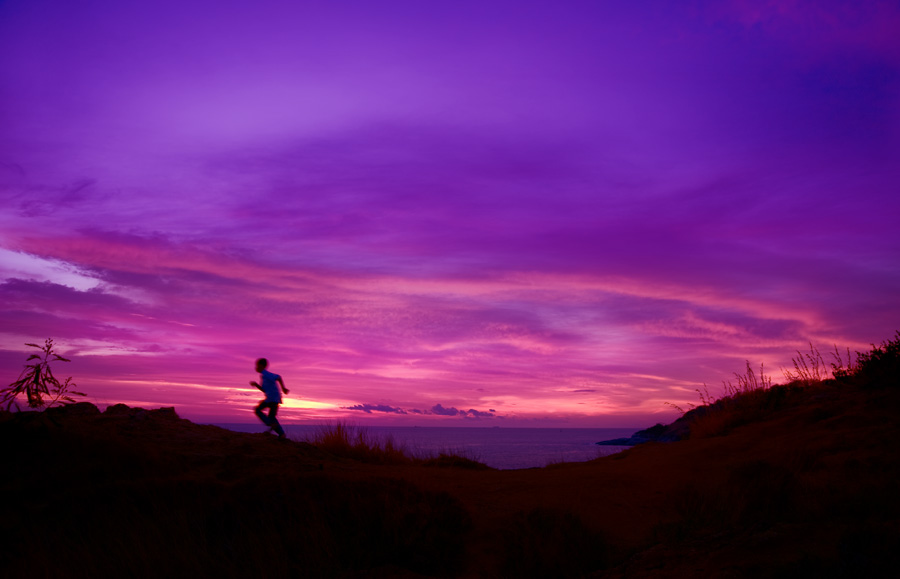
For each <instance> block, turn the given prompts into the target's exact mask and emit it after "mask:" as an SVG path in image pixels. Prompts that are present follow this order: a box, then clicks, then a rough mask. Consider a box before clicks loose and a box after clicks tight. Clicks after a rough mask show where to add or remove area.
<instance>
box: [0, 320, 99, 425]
mask: <svg viewBox="0 0 900 579" xmlns="http://www.w3.org/2000/svg"><path fill="white" fill-rule="evenodd" d="M25 345H26V346H30V347H32V348H37V349H38V350H40V351H41V354H32V355H30V356H28V358H27V359H26V360H25V361H26V362H30V361H31V360H37V361H36V362H35V363H33V364H25V369H24V370H22V373H21V374H19V379H18V380H16V381H15V382H13V383H12V384H10V385H9V386H7V387H6V388H3V389H2V390H0V394H2V398H0V404H5V405H6V410H9V409H10V407H11V406H12V405H13V404H15V402H16V398H17V397H18V396H19V395H20V394H25V397H26V398H27V399H28V406H29V407H30V408H43V407H45V406H46V407H47V408H50V407H51V406H53V405H54V404H57V403H61V404H66V403H71V402H75V400H74V399H73V398H72V396H84V394H83V393H81V392H76V391H75V390H71V389H70V388H73V387H75V383H74V382H72V377H71V376H70V377H68V378H66V379H65V380H64V381H63V382H60V381H59V380H58V379H57V378H56V376H54V375H53V370H51V369H50V362H70V361H71V360H68V359H67V358H63V357H62V356H60V355H59V354H57V353H56V352H54V351H53V340H52V339H51V338H47V340H46V341H45V342H44V345H43V346H38V345H37V344H25ZM45 397H46V400H45ZM16 408H18V405H16Z"/></svg>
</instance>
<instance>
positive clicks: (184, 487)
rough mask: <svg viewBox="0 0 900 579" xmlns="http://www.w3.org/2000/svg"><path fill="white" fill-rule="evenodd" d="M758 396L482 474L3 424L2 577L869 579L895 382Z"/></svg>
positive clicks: (68, 426) (300, 451) (123, 425)
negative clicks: (640, 435) (570, 453)
mask: <svg viewBox="0 0 900 579" xmlns="http://www.w3.org/2000/svg"><path fill="white" fill-rule="evenodd" d="M867 372H868V373H866V374H863V373H858V374H854V375H848V376H842V377H841V379H839V380H825V381H819V382H817V383H811V384H805V385H799V384H793V385H788V386H776V387H772V388H767V389H764V390H760V391H755V392H751V393H749V394H748V395H746V396H736V397H734V398H733V399H731V400H730V401H726V402H722V403H721V404H718V405H713V406H712V407H710V408H708V409H707V410H705V411H702V412H698V413H694V414H693V415H692V416H693V418H692V419H691V420H690V421H689V424H687V425H686V426H685V428H687V430H688V432H689V436H688V438H686V439H683V440H679V441H676V442H668V443H663V442H651V443H647V444H642V445H640V446H636V447H634V448H632V449H630V450H628V451H625V452H623V453H620V454H617V455H613V456H610V457H607V458H602V459H597V460H595V461H591V462H588V463H573V464H562V465H556V466H552V467H547V468H543V469H527V470H519V471H495V470H491V469H487V470H485V469H475V468H465V467H466V466H471V465H466V464H465V463H464V462H455V461H452V460H449V461H438V462H437V463H436V464H451V465H453V464H459V465H461V467H456V466H452V467H439V466H427V465H425V464H424V463H417V462H414V461H410V462H402V461H401V462H400V463H396V464H387V465H386V464H373V463H369V462H364V461H359V460H353V459H349V458H340V457H338V456H336V455H335V454H331V453H328V452H325V451H324V450H322V449H321V448H319V447H314V446H311V445H309V444H306V443H300V442H292V441H287V442H279V441H277V440H276V439H275V438H274V437H271V436H267V435H263V434H242V433H236V432H230V431H227V430H223V429H220V428H217V427H213V426H201V425H196V424H192V423H191V422H189V421H187V420H182V419H180V418H178V417H177V415H176V414H175V412H174V410H172V409H159V410H150V411H148V410H141V409H134V408H127V407H125V406H122V405H118V406H113V407H110V408H109V409H108V410H107V411H106V412H104V413H100V412H99V411H98V410H97V409H96V408H95V407H94V406H92V405H90V404H86V403H82V404H76V405H72V406H69V407H65V408H60V409H51V410H48V411H47V412H44V413H20V414H14V413H2V414H0V441H2V444H3V449H4V471H3V472H4V476H3V478H2V480H0V491H2V493H3V496H4V498H5V499H6V502H5V504H4V508H3V509H2V510H0V513H2V514H0V523H2V528H3V529H5V530H11V531H12V532H7V533H6V536H7V538H6V539H5V540H4V542H3V543H2V551H0V566H2V568H3V569H4V574H5V575H7V576H10V577H32V576H34V577H42V576H52V577H59V576H63V577H64V576H76V577H98V576H120V575H129V576H148V577H149V576H184V575H187V574H191V575H197V576H226V577H228V576H235V577H249V576H259V575H260V574H262V575H264V576H267V577H291V576H348V577H353V576H365V577H377V576H385V577H393V576H409V577H413V576H439V577H440V576H444V577H447V576H465V577H511V576H584V575H591V576H598V577H688V576H708V577H788V576H790V577H797V576H815V577H879V576H888V575H893V573H892V571H893V570H894V569H896V568H897V565H900V559H898V554H900V495H898V488H900V485H898V482H900V460H898V459H900V444H898V440H900V426H898V420H897V417H898V416H900V388H898V387H896V380H895V379H894V377H893V376H892V375H889V374H885V373H883V372H876V371H875V369H871V368H870V369H869V370H868V371H867Z"/></svg>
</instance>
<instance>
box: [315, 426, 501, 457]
mask: <svg viewBox="0 0 900 579" xmlns="http://www.w3.org/2000/svg"><path fill="white" fill-rule="evenodd" d="M306 442H308V443H309V444H311V445H313V446H315V447H317V448H319V449H320V450H324V451H325V452H328V453H329V454H332V455H334V456H337V457H341V458H349V459H352V460H358V461H360V462H365V463H369V464H385V465H421V466H441V467H457V468H469V469H489V468H490V467H489V466H487V465H486V464H484V463H482V462H479V461H478V460H476V459H475V458H472V457H468V456H465V453H464V452H463V451H449V450H443V451H440V452H439V453H437V454H436V455H432V454H423V453H418V452H414V451H413V450H411V449H409V448H408V447H407V446H406V445H404V444H400V443H398V442H397V441H396V440H394V438H393V437H392V436H385V437H381V438H379V437H376V436H373V435H371V434H370V433H369V431H368V430H366V428H364V427H362V426H358V425H355V424H351V423H348V422H343V421H337V422H331V423H327V424H323V425H322V426H320V427H319V428H318V429H317V430H316V431H315V432H313V433H312V434H311V435H310V436H308V437H307V439H306Z"/></svg>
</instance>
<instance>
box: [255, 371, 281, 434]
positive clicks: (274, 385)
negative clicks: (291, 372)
mask: <svg viewBox="0 0 900 579" xmlns="http://www.w3.org/2000/svg"><path fill="white" fill-rule="evenodd" d="M268 367H269V361H268V360H266V359H265V358H260V359H259V360H257V361H256V371H257V372H259V383H256V382H253V381H251V382H250V385H251V386H255V387H257V388H259V389H260V390H262V392H263V394H265V395H266V398H265V400H263V401H261V402H260V403H259V404H258V405H257V406H256V410H255V412H256V415H257V416H259V419H260V420H262V421H263V424H265V425H266V426H268V427H269V430H274V431H275V432H276V433H277V434H278V438H282V439H283V438H285V435H284V429H283V428H281V424H279V423H278V419H277V418H276V415H277V414H278V405H279V404H281V392H280V391H279V390H278V385H279V384H280V385H281V391H283V392H284V393H285V394H288V392H289V391H288V389H287V388H285V387H284V380H282V379H281V376H279V375H278V374H273V373H272V372H269V371H268V370H267V369H266V368H268ZM266 408H268V409H269V415H268V416H266V415H265V414H263V410H265V409H266Z"/></svg>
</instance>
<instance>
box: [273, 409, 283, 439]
mask: <svg viewBox="0 0 900 579" xmlns="http://www.w3.org/2000/svg"><path fill="white" fill-rule="evenodd" d="M269 407H270V408H271V410H269V425H270V426H271V427H272V428H273V429H274V430H275V432H276V433H278V437H279V438H284V429H283V428H281V424H280V423H279V422H278V418H276V415H277V414H278V403H277V402H272V403H271V405H270V406H269Z"/></svg>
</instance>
